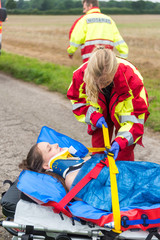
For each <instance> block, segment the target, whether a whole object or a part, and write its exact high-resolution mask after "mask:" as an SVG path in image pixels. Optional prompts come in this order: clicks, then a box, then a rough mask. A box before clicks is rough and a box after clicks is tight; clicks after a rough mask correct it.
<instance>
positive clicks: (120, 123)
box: [67, 57, 149, 160]
mask: <svg viewBox="0 0 160 240" xmlns="http://www.w3.org/2000/svg"><path fill="white" fill-rule="evenodd" d="M117 61H118V63H119V66H118V70H117V72H116V74H115V77H114V80H113V82H114V86H113V88H112V91H111V97H110V103H109V113H108V114H107V112H108V111H107V104H106V100H105V97H104V95H103V94H102V93H99V98H98V103H93V102H90V101H88V100H87V96H86V92H85V83H84V82H83V76H84V71H85V69H86V67H87V63H84V64H83V65H82V66H81V67H80V68H78V69H77V70H76V71H75V72H74V73H73V80H72V83H71V85H70V87H69V89H68V92H67V97H68V98H69V99H70V100H71V102H72V105H73V113H74V115H75V117H76V118H77V120H78V121H80V122H84V123H87V124H88V133H89V134H93V136H92V145H93V147H104V142H103V135H102V129H97V128H96V127H95V126H96V123H97V121H98V119H99V118H100V117H102V116H104V117H105V119H106V122H107V123H108V126H109V131H110V139H111V137H112V129H113V125H114V126H115V128H116V137H115V141H117V142H118V143H119V145H120V148H121V150H124V149H127V148H126V147H129V146H134V144H135V143H138V144H140V145H142V135H143V133H144V122H145V121H146V119H147V117H148V116H149V112H148V95H147V92H146V89H145V88H144V85H143V78H142V76H141V75H140V73H139V71H138V70H137V69H136V68H135V67H134V66H133V65H132V64H131V63H130V62H128V61H127V60H125V59H121V58H118V57H117ZM110 117H111V120H112V121H111V120H110ZM131 150H133V148H131ZM121 157H122V156H121ZM126 157H127V156H126ZM126 160H127V159H126ZM128 160H129V159H128ZM132 160H133V159H132Z"/></svg>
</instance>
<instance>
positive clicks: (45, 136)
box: [37, 126, 88, 158]
mask: <svg viewBox="0 0 160 240" xmlns="http://www.w3.org/2000/svg"><path fill="white" fill-rule="evenodd" d="M39 142H49V143H50V144H54V143H58V144H59V146H60V147H61V148H63V147H68V148H69V147H71V146H73V147H74V148H75V149H76V150H77V152H76V153H75V154H74V156H76V157H80V158H82V157H85V156H86V155H87V154H88V149H87V148H86V147H85V146H84V145H83V144H82V143H80V142H78V141H76V140H74V139H72V138H70V137H68V136H66V135H64V134H62V133H59V132H56V131H55V130H54V129H52V128H49V127H46V126H44V127H42V129H41V132H40V134H39V136H38V139H37V143H39Z"/></svg>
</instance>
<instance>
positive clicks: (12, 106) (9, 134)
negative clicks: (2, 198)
mask: <svg viewBox="0 0 160 240" xmlns="http://www.w3.org/2000/svg"><path fill="white" fill-rule="evenodd" d="M44 125H46V126H48V127H51V128H54V129H55V130H56V131H59V132H61V133H63V134H66V135H68V136H70V137H72V138H74V139H76V140H78V141H80V142H82V143H83V144H84V145H86V146H90V137H89V136H88V135H87V133H86V126H85V125H84V124H81V123H79V122H78V121H77V120H76V119H75V117H74V116H73V114H72V111H71V104H70V102H69V101H68V100H67V99H66V98H65V97H64V96H62V95H60V94H58V93H51V92H49V91H47V90H45V89H43V88H41V87H38V86H35V85H32V84H29V83H25V82H21V81H19V80H15V79H13V78H11V77H8V76H5V75H2V74H0V166H1V167H0V176H1V179H0V180H1V181H0V193H2V192H3V191H4V187H3V186H2V183H3V181H4V180H5V179H11V180H14V179H15V178H16V177H17V176H18V174H19V172H20V170H19V169H18V164H19V163H20V162H21V160H22V159H23V158H25V157H26V154H27V153H28V150H29V149H30V147H31V145H32V144H34V143H35V142H36V139H37V137H38V134H39V132H40V129H41V127H42V126H44ZM144 145H145V148H143V147H137V148H136V150H135V155H136V160H145V161H153V162H157V163H160V136H159V134H153V133H152V132H151V131H149V130H148V129H146V130H145V134H144ZM0 216H1V214H0ZM1 218H2V216H1ZM0 239H2V240H3V239H10V237H9V236H8V234H6V233H4V231H3V230H2V229H0Z"/></svg>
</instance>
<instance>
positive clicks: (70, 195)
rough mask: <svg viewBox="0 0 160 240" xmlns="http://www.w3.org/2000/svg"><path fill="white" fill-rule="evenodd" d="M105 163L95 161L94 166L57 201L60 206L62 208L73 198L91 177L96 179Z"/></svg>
mask: <svg viewBox="0 0 160 240" xmlns="http://www.w3.org/2000/svg"><path fill="white" fill-rule="evenodd" d="M104 166H105V165H104V164H102V163H97V164H96V166H95V167H94V168H93V169H92V170H91V171H90V172H89V173H88V174H87V175H86V176H85V177H83V178H82V179H81V180H80V181H79V182H78V183H77V184H76V185H75V186H74V187H73V188H72V189H71V190H70V191H69V192H68V193H67V194H66V195H65V196H64V197H63V198H62V200H61V201H60V202H59V203H58V205H60V206H61V207H62V208H64V207H65V206H66V205H67V204H68V203H69V202H70V201H71V199H73V198H74V197H75V196H76V194H77V193H78V192H79V191H80V190H81V189H82V188H83V187H84V186H85V185H86V184H87V183H88V182H89V181H90V180H91V179H92V178H94V179H96V178H97V176H98V175H99V173H100V171H101V169H102V168H103V167H104Z"/></svg>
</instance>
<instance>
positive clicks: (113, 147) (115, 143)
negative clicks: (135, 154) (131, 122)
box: [110, 141, 120, 160]
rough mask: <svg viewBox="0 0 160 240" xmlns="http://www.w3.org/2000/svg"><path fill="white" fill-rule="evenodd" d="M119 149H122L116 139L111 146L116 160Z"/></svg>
mask: <svg viewBox="0 0 160 240" xmlns="http://www.w3.org/2000/svg"><path fill="white" fill-rule="evenodd" d="M119 150H120V146H119V144H118V143H117V142H116V141H114V142H113V143H112V146H111V149H110V152H112V153H113V154H114V160H116V159H117V157H118V153H119Z"/></svg>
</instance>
